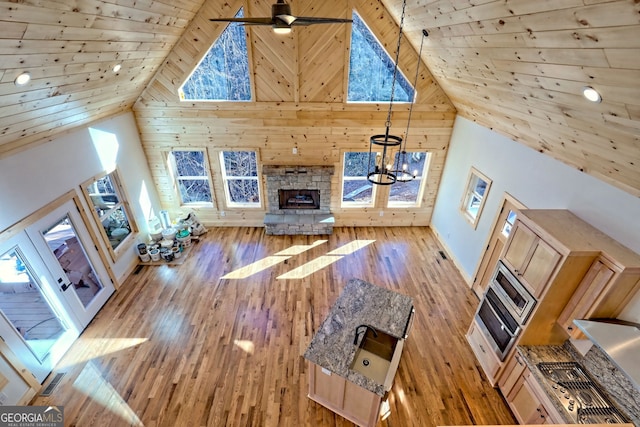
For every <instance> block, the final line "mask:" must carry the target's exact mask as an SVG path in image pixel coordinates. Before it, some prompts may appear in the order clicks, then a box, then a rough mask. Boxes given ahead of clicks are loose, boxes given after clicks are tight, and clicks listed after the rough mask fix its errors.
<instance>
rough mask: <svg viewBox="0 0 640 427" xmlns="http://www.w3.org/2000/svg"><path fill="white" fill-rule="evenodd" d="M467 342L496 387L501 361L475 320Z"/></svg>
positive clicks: (468, 333)
mask: <svg viewBox="0 0 640 427" xmlns="http://www.w3.org/2000/svg"><path fill="white" fill-rule="evenodd" d="M467 341H468V342H469V345H470V346H471V349H472V350H473V352H474V353H475V355H476V358H477V359H478V361H479V362H480V366H482V369H483V370H484V373H485V374H486V375H487V378H488V379H489V382H490V383H491V385H495V384H496V379H495V378H496V374H497V373H498V370H499V369H500V360H499V359H498V357H497V356H496V355H495V353H494V352H493V350H492V349H491V345H489V342H488V341H487V338H486V337H485V336H484V333H483V332H482V329H480V327H479V326H478V324H477V323H476V321H475V320H474V321H473V322H472V323H471V327H470V328H469V331H468V332H467Z"/></svg>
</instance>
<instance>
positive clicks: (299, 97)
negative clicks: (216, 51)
mask: <svg viewBox="0 0 640 427" xmlns="http://www.w3.org/2000/svg"><path fill="white" fill-rule="evenodd" d="M215 3H216V2H215V1H208V2H205V4H204V5H203V10H204V12H201V13H199V14H198V16H197V17H196V19H195V20H194V22H192V24H191V26H190V27H189V28H187V30H186V32H185V34H184V35H183V37H182V39H181V40H180V41H179V42H178V43H177V45H176V47H175V49H174V50H173V51H172V52H171V53H170V54H169V56H168V57H167V61H166V62H165V64H164V65H163V67H162V68H161V69H160V71H159V72H158V73H157V75H156V76H155V78H154V80H153V81H152V83H151V84H150V85H149V87H148V88H147V89H146V90H145V91H144V93H143V94H142V96H141V97H140V99H139V100H138V102H137V103H136V104H135V107H134V112H135V115H136V119H137V121H138V126H139V128H140V132H141V138H142V141H143V146H144V150H145V153H146V154H147V157H148V159H149V164H150V167H151V170H152V174H153V176H154V179H155V183H156V185H157V187H158V189H159V192H160V197H161V200H162V204H163V208H165V209H168V210H169V211H171V212H172V213H173V214H174V215H177V214H178V213H179V212H183V213H184V212H186V211H187V209H185V208H181V207H180V205H179V201H178V198H177V193H176V190H175V188H174V183H173V180H172V179H171V176H170V172H169V169H168V167H167V154H168V152H169V151H170V150H172V149H180V148H200V149H206V150H207V152H208V155H209V160H210V166H211V172H212V179H213V187H214V197H215V199H216V200H215V203H214V206H213V208H202V209H198V210H197V212H198V214H199V217H200V219H201V220H202V221H203V222H205V223H207V224H216V225H261V224H262V221H263V217H264V213H265V209H264V208H265V207H264V206H263V209H229V208H227V207H226V206H225V203H224V190H223V187H222V184H223V183H222V177H221V175H220V167H219V160H218V153H219V152H220V151H221V150H233V149H247V150H256V151H257V152H258V154H259V161H260V164H261V165H263V164H269V165H333V166H335V168H336V174H335V175H334V176H333V182H332V202H331V210H332V212H333V213H334V214H335V216H336V223H337V225H361V226H364V225H427V224H429V221H430V218H431V212H432V209H433V204H434V202H435V197H436V194H437V189H438V185H439V182H440V176H441V172H442V167H443V165H444V160H445V157H446V152H447V147H448V144H449V140H450V136H451V131H452V127H453V121H454V119H455V109H454V107H453V106H452V104H451V103H450V102H449V100H448V98H447V97H446V95H445V94H444V92H442V90H441V89H440V87H439V86H438V84H437V83H436V82H435V80H434V79H433V77H432V76H431V74H430V73H429V72H428V70H427V68H426V66H425V65H424V64H421V73H420V75H419V80H418V84H417V89H418V98H417V101H416V104H415V106H414V108H413V113H412V116H411V126H410V131H409V136H408V139H407V149H408V150H409V151H418V150H420V151H428V152H430V153H431V161H430V164H429V173H428V178H427V184H426V189H425V192H424V196H423V198H422V203H421V206H420V207H418V208H410V209H409V208H407V209H387V208H386V207H385V206H386V203H385V200H386V195H387V193H386V192H387V191H388V188H380V189H379V191H378V197H377V201H376V206H375V207H374V208H371V209H365V210H364V212H363V210H362V209H342V208H341V207H340V204H341V203H340V199H341V185H342V181H341V171H342V159H343V153H344V152H346V151H368V150H369V138H370V136H371V135H372V134H379V133H384V126H385V122H386V118H387V113H388V108H389V105H388V104H363V103H357V104H354V103H346V102H345V98H346V95H345V94H346V88H347V83H348V76H347V72H348V62H349V45H350V35H351V26H350V25H316V26H312V27H309V28H296V29H295V30H294V31H293V32H292V34H291V35H289V36H284V37H282V36H277V35H275V34H273V33H272V31H271V29H270V28H268V27H267V28H255V27H251V28H250V29H248V30H247V31H248V40H249V43H248V46H249V59H250V68H251V69H253V75H252V85H253V88H254V94H255V100H254V101H252V102H245V103H235V102H234V103H204V102H181V101H180V100H179V98H178V88H179V87H180V85H181V84H182V83H183V82H184V81H185V79H186V78H188V76H189V74H190V73H191V71H192V70H193V67H195V66H196V65H197V63H198V62H199V60H200V59H201V58H202V56H203V55H204V54H205V53H206V52H207V50H208V49H209V47H210V46H211V44H212V43H213V42H214V41H215V40H216V39H217V37H218V36H219V35H220V33H221V31H222V30H223V29H224V25H211V23H210V22H208V21H205V18H209V17H215V16H230V15H232V14H234V13H235V12H236V10H237V9H238V8H239V7H240V6H242V5H243V4H244V2H242V1H239V0H235V1H230V2H228V3H227V4H226V5H225V8H224V10H220V9H219V8H216V7H214V6H215ZM271 3H272V2H271V1H264V0H262V1H257V2H251V3H250V5H248V12H247V13H246V15H248V16H264V15H265V14H266V15H268V14H269V13H270V5H271ZM300 5H306V6H307V7H306V9H305V8H303V10H302V11H300V12H297V13H298V14H300V15H312V16H314V15H315V16H333V17H346V16H350V10H351V9H352V8H355V9H356V10H357V11H358V13H359V14H360V15H361V16H362V18H363V19H364V20H365V22H366V23H367V24H368V25H369V26H370V28H371V30H372V31H373V32H374V34H375V35H376V36H377V37H378V39H379V40H380V42H381V43H382V44H383V45H384V46H385V47H386V48H387V50H388V51H389V53H390V55H391V56H392V57H393V56H394V55H395V48H396V44H397V39H398V27H397V24H396V23H395V22H394V20H393V19H392V17H391V16H390V15H389V14H388V12H387V11H386V9H385V8H384V7H383V6H382V4H381V3H380V2H379V1H362V0H353V1H349V2H340V7H338V8H336V5H337V3H335V2H334V3H331V7H329V6H326V5H317V4H313V5H311V3H301V4H300ZM226 6H228V8H226ZM316 8H317V9H316ZM399 62H400V69H401V70H402V71H403V73H404V74H405V75H406V76H413V75H415V71H416V67H417V65H418V55H417V51H416V50H415V49H414V48H413V46H412V45H411V44H410V43H409V42H408V41H407V39H406V38H404V39H403V43H402V45H401V49H400V61H399ZM408 118H409V105H408V104H395V105H394V106H393V115H392V120H391V122H392V133H395V134H400V135H404V133H405V131H406V126H407V121H408ZM294 147H295V148H297V154H293V148H294ZM263 184H264V183H263ZM263 189H264V185H263ZM381 213H382V216H381Z"/></svg>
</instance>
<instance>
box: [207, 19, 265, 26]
mask: <svg viewBox="0 0 640 427" xmlns="http://www.w3.org/2000/svg"><path fill="white" fill-rule="evenodd" d="M209 21H212V22H238V23H241V24H249V25H273V23H274V22H273V18H211V19H209Z"/></svg>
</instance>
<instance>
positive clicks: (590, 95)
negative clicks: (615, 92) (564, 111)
mask: <svg viewBox="0 0 640 427" xmlns="http://www.w3.org/2000/svg"><path fill="white" fill-rule="evenodd" d="M582 95H584V97H585V98H587V99H588V100H589V101H591V102H600V101H602V97H601V96H600V94H599V93H598V91H597V90H595V89H594V88H592V87H591V86H585V87H583V88H582Z"/></svg>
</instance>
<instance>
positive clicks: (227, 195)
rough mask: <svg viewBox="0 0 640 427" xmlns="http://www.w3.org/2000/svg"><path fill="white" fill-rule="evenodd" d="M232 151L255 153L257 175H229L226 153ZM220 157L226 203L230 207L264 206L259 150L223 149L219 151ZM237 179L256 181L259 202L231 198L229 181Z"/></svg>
mask: <svg viewBox="0 0 640 427" xmlns="http://www.w3.org/2000/svg"><path fill="white" fill-rule="evenodd" d="M232 152H250V153H254V154H255V159H256V173H257V175H256V176H235V175H227V170H226V167H225V164H224V153H232ZM218 157H219V159H220V175H221V176H222V186H223V188H224V198H225V203H226V206H227V207H228V208H243V209H244V208H249V209H252V208H254V209H259V208H262V189H261V188H260V187H261V185H260V170H259V166H260V161H259V157H258V151H257V150H248V149H247V150H241V149H237V150H222V151H220V153H219V156H218ZM235 180H251V181H255V182H256V187H257V188H258V201H257V202H249V203H244V202H242V203H238V202H234V201H232V200H231V193H230V192H229V181H235Z"/></svg>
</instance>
